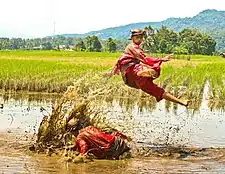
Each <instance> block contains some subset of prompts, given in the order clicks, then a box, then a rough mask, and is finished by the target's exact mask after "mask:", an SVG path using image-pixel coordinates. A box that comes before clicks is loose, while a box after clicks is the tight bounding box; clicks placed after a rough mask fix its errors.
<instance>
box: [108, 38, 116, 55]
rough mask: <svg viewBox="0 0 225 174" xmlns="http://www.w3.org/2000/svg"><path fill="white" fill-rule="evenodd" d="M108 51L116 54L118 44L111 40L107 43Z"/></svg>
mask: <svg viewBox="0 0 225 174" xmlns="http://www.w3.org/2000/svg"><path fill="white" fill-rule="evenodd" d="M106 51H109V52H116V43H115V42H114V40H113V39H112V38H109V39H108V40H107V42H106Z"/></svg>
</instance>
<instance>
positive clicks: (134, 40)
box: [132, 35, 143, 45]
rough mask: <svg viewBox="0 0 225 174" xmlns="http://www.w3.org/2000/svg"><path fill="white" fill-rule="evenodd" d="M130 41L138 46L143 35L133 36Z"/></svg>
mask: <svg viewBox="0 0 225 174" xmlns="http://www.w3.org/2000/svg"><path fill="white" fill-rule="evenodd" d="M132 41H133V42H134V43H135V44H137V45H140V44H141V42H142V41H143V35H137V36H133V37H132Z"/></svg>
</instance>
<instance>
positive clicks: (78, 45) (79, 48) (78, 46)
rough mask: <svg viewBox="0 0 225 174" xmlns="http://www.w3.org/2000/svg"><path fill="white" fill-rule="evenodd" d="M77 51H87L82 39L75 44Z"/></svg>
mask: <svg viewBox="0 0 225 174" xmlns="http://www.w3.org/2000/svg"><path fill="white" fill-rule="evenodd" d="M74 50H75V51H85V50H86V47H85V45H84V42H83V40H82V39H79V41H78V42H77V43H76V44H75V46H74Z"/></svg>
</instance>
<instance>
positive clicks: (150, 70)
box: [137, 68, 157, 78]
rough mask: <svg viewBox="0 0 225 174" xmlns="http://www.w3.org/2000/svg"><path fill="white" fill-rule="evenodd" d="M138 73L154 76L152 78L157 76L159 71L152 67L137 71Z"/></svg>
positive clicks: (139, 74) (143, 75)
mask: <svg viewBox="0 0 225 174" xmlns="http://www.w3.org/2000/svg"><path fill="white" fill-rule="evenodd" d="M137 75H138V76H142V77H152V78H155V77H156V75H157V73H156V71H155V70H153V69H151V68H148V69H145V70H141V71H139V72H137Z"/></svg>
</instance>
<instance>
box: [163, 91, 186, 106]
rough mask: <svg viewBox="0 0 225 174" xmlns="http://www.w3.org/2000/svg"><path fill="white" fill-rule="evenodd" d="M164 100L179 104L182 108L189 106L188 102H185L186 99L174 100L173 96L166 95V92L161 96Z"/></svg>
mask: <svg viewBox="0 0 225 174" xmlns="http://www.w3.org/2000/svg"><path fill="white" fill-rule="evenodd" d="M162 97H163V98H164V99H165V100H168V101H171V102H174V103H178V104H181V105H183V106H188V104H189V102H190V101H189V100H186V99H183V100H182V99H178V98H176V97H175V96H173V95H172V94H170V93H168V92H164V94H163V96H162Z"/></svg>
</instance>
